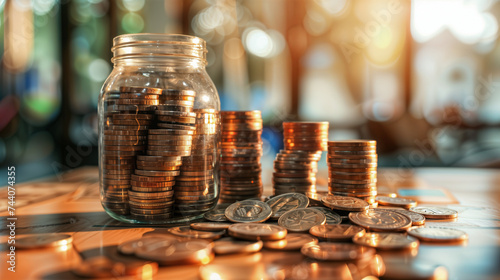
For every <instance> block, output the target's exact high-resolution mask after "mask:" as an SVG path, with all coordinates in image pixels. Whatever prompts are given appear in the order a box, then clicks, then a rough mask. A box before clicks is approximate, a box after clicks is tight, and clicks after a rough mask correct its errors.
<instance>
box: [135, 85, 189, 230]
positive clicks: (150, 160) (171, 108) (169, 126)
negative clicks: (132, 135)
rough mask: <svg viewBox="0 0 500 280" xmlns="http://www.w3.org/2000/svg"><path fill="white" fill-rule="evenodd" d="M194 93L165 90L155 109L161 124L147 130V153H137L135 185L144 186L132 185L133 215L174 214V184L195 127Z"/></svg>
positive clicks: (155, 217) (139, 217)
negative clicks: (140, 154) (138, 154)
mask: <svg viewBox="0 0 500 280" xmlns="http://www.w3.org/2000/svg"><path fill="white" fill-rule="evenodd" d="M194 97H195V92H194V91H191V90H162V94H161V96H160V102H159V105H158V106H157V110H155V111H154V112H155V114H156V119H157V122H156V126H157V127H158V128H155V129H153V128H151V129H149V130H148V134H149V135H148V146H147V150H146V154H147V155H143V156H138V157H137V169H136V170H135V175H134V181H135V182H134V185H141V187H135V186H132V188H131V190H130V191H129V197H130V212H131V214H132V218H134V219H137V220H153V221H159V220H164V219H168V218H172V217H173V215H174V213H173V205H174V200H176V199H177V197H174V191H173V190H172V186H173V184H174V183H175V181H176V179H177V178H178V177H177V176H178V175H179V174H180V171H179V169H180V166H181V165H182V157H187V156H190V155H191V144H192V139H193V134H194V131H195V129H196V127H195V121H196V114H195V113H193V112H192V110H193V104H194ZM140 182H147V184H146V183H142V184H141V183H140ZM175 195H176V196H177V195H179V194H177V193H175Z"/></svg>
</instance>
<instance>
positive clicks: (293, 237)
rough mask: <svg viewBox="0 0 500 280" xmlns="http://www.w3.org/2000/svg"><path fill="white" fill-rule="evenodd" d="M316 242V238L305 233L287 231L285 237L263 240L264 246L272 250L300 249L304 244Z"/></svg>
mask: <svg viewBox="0 0 500 280" xmlns="http://www.w3.org/2000/svg"><path fill="white" fill-rule="evenodd" d="M308 244H318V239H317V238H315V237H313V236H311V235H309V234H305V233H289V234H287V235H286V237H285V238H283V239H281V240H276V241H266V242H264V247H265V248H268V249H274V250H284V251H291V250H300V248H302V247H303V246H304V245H308Z"/></svg>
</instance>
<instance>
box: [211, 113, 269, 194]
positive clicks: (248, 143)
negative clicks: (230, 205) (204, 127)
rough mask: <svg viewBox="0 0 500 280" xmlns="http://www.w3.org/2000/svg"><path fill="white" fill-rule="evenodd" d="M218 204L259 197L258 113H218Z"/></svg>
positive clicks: (260, 192) (259, 125)
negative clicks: (219, 166) (219, 167)
mask: <svg viewBox="0 0 500 280" xmlns="http://www.w3.org/2000/svg"><path fill="white" fill-rule="evenodd" d="M221 127H222V139H221V154H222V158H221V171H220V180H221V195H220V202H221V203H225V202H234V201H237V200H244V199H248V198H255V197H260V196H261V195H262V181H261V165H260V158H261V156H262V141H261V134H262V115H261V113H260V111H222V112H221Z"/></svg>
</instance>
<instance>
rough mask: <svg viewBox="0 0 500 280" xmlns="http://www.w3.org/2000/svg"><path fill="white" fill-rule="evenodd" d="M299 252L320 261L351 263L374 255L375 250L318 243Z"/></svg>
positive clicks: (306, 246) (348, 245)
mask: <svg viewBox="0 0 500 280" xmlns="http://www.w3.org/2000/svg"><path fill="white" fill-rule="evenodd" d="M300 252H301V253H302V254H303V255H305V256H306V257H309V258H312V259H315V260H320V261H353V260H359V259H365V258H369V257H371V256H373V255H375V249H373V248H369V247H365V246H360V245H356V244H349V243H329V242H324V243H318V244H311V245H305V246H304V247H302V249H301V250H300Z"/></svg>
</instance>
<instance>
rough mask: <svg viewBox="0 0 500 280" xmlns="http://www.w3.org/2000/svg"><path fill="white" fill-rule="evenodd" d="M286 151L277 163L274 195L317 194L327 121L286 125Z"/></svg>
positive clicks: (326, 139)
mask: <svg viewBox="0 0 500 280" xmlns="http://www.w3.org/2000/svg"><path fill="white" fill-rule="evenodd" d="M283 136H284V140H283V142H284V145H285V149H284V150H281V151H280V152H279V153H278V154H277V155H276V159H275V160H274V173H273V186H274V194H275V195H278V194H283V193H289V192H299V193H315V192H316V173H317V171H318V161H319V160H320V158H321V153H322V151H326V148H327V144H326V143H327V141H328V122H284V123H283Z"/></svg>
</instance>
